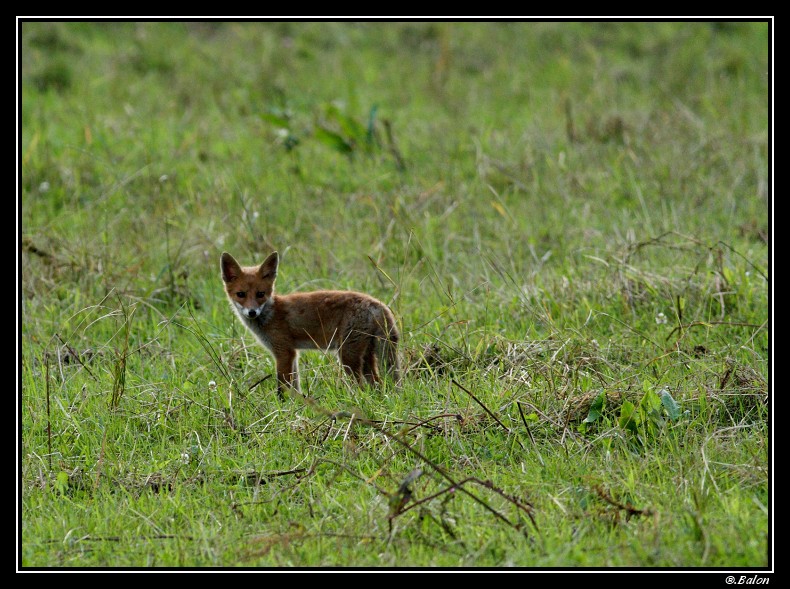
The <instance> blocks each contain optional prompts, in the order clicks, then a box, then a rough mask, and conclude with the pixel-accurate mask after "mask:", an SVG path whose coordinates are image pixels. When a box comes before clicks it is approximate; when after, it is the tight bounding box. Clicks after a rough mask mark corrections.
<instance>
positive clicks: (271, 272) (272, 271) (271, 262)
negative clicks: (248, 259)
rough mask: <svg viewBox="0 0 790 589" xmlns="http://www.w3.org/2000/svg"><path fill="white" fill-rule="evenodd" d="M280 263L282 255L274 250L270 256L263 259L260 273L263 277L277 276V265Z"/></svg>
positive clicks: (259, 269)
mask: <svg viewBox="0 0 790 589" xmlns="http://www.w3.org/2000/svg"><path fill="white" fill-rule="evenodd" d="M279 265H280V257H279V256H278V255H277V252H272V253H271V254H269V257H268V258H266V259H265V260H264V261H263V264H261V267H260V268H258V273H259V274H260V275H261V278H277V266H279Z"/></svg>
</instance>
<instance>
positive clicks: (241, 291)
mask: <svg viewBox="0 0 790 589" xmlns="http://www.w3.org/2000/svg"><path fill="white" fill-rule="evenodd" d="M236 296H237V297H239V298H240V299H243V298H244V297H246V296H247V293H246V292H244V291H243V290H240V291H239V292H237V293H236Z"/></svg>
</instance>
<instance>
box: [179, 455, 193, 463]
mask: <svg viewBox="0 0 790 589" xmlns="http://www.w3.org/2000/svg"><path fill="white" fill-rule="evenodd" d="M190 460H191V457H190V456H189V452H182V453H181V462H183V463H184V464H189V461H190Z"/></svg>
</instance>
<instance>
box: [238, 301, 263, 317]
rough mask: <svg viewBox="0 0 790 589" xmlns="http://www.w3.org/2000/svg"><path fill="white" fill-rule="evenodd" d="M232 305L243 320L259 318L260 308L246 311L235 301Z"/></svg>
mask: <svg viewBox="0 0 790 589" xmlns="http://www.w3.org/2000/svg"><path fill="white" fill-rule="evenodd" d="M233 304H234V305H236V310H237V311H238V312H239V315H241V316H242V317H244V318H245V319H255V318H256V317H259V316H260V314H261V309H262V307H255V308H254V309H247V308H245V307H243V306H242V305H240V304H238V303H237V302H235V301H234V302H233Z"/></svg>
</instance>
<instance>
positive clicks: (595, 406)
mask: <svg viewBox="0 0 790 589" xmlns="http://www.w3.org/2000/svg"><path fill="white" fill-rule="evenodd" d="M605 399H606V393H605V392H603V391H601V393H600V394H599V395H598V396H597V397H595V399H594V400H593V402H592V405H590V410H589V411H588V412H587V417H585V418H584V421H583V422H582V423H592V422H594V421H595V420H596V419H598V418H599V417H600V416H601V413H603V406H604V400H605Z"/></svg>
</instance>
